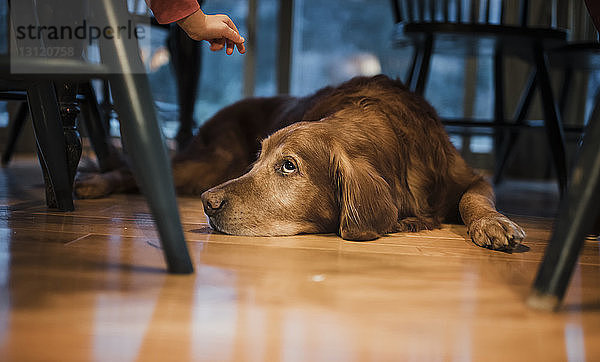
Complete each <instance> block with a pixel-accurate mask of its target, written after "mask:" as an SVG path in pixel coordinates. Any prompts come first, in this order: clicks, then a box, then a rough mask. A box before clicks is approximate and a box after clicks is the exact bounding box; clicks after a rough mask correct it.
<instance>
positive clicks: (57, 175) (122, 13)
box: [0, 0, 193, 273]
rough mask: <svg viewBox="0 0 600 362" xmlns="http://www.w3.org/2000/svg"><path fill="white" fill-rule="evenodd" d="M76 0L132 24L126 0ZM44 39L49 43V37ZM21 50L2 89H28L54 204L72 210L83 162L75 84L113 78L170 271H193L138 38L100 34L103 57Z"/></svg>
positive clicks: (3, 69) (20, 10) (30, 6)
mask: <svg viewBox="0 0 600 362" xmlns="http://www.w3.org/2000/svg"><path fill="white" fill-rule="evenodd" d="M75 4H81V6H84V4H85V5H88V6H89V11H90V12H91V14H93V17H94V18H95V19H96V20H97V21H98V22H99V23H100V24H103V25H105V26H109V27H112V29H117V28H118V27H119V26H120V25H122V24H127V23H128V20H129V19H130V17H129V16H130V15H129V13H128V11H127V8H126V6H125V3H123V2H122V1H118V0H93V1H89V3H87V2H84V1H82V2H72V3H71V4H70V5H71V6H73V7H74V5H75ZM43 5H46V6H47V5H49V4H48V1H45V2H41V1H39V0H37V1H32V0H19V2H18V3H17V2H13V3H12V6H13V8H12V9H11V12H13V11H15V12H16V13H14V15H15V17H14V18H11V20H12V21H13V22H14V21H17V20H18V19H23V18H22V17H25V19H32V20H31V21H34V20H35V19H36V18H37V15H38V13H39V12H40V11H43V9H41V8H39V6H43ZM54 5H56V4H54ZM46 9H50V10H53V9H58V8H57V7H56V6H55V7H46ZM78 10H79V11H84V10H83V9H74V8H70V9H69V11H70V12H73V13H74V14H79V12H77V11H78ZM61 11H62V10H61ZM50 15H51V14H50ZM17 45H18V44H17ZM37 46H39V47H41V48H40V49H43V48H44V44H43V42H40V43H39V44H38V45H37ZM14 50H15V49H13V52H12V53H11V56H10V57H8V56H2V57H0V91H21V92H22V91H24V92H25V93H26V95H27V102H28V105H29V109H30V111H31V114H32V119H33V123H34V130H35V136H36V142H37V144H38V150H39V158H40V164H41V166H42V169H43V170H44V174H45V181H46V184H47V203H48V204H49V206H51V207H56V208H58V209H59V210H64V211H68V210H72V209H73V199H72V182H73V170H74V167H73V164H74V165H75V167H76V165H77V162H78V161H79V155H78V154H77V152H76V151H77V150H76V148H77V143H78V139H77V133H76V130H75V129H74V128H73V127H72V125H71V122H74V116H75V115H76V108H77V107H76V103H75V97H76V95H77V88H76V85H77V84H78V82H80V81H85V80H89V79H92V78H101V79H106V80H108V82H109V83H110V86H111V90H112V93H113V95H114V97H113V98H114V101H115V107H116V109H117V111H118V113H119V115H120V118H121V130H122V137H123V141H124V143H125V144H126V145H127V149H128V152H129V156H130V157H131V159H132V164H133V166H134V167H133V172H134V175H135V177H136V180H137V182H138V184H139V186H140V189H141V190H142V192H143V193H144V194H145V195H146V198H147V200H148V204H149V206H150V209H151V211H152V213H153V215H154V219H155V222H156V225H157V229H158V232H159V235H160V238H161V244H162V248H163V252H164V255H165V259H166V262H167V266H168V270H169V272H172V273H191V272H192V271H193V267H192V263H191V260H190V257H189V254H188V251H187V245H186V244H185V240H184V237H183V231H182V229H181V222H180V218H179V211H178V208H177V201H176V199H175V190H174V187H173V180H172V176H171V170H170V167H169V158H168V156H167V152H166V149H165V147H164V143H163V139H162V135H161V132H160V129H159V126H158V122H157V119H156V114H155V111H154V106H153V103H152V94H151V92H150V86H149V83H148V78H147V76H146V74H145V72H144V67H143V64H142V62H141V59H140V54H139V47H138V43H137V40H136V39H135V38H130V37H125V36H122V37H117V36H113V37H101V38H100V41H99V50H100V55H101V59H102V62H101V63H100V64H92V63H89V62H85V61H83V60H81V59H75V58H63V57H55V58H52V57H48V58H46V57H39V56H24V55H22V54H19V53H18V52H14ZM27 70H35V72H32V71H29V72H28V71H27ZM157 145H158V147H157ZM160 145H162V146H160Z"/></svg>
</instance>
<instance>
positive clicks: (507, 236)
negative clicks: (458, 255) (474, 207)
mask: <svg viewBox="0 0 600 362" xmlns="http://www.w3.org/2000/svg"><path fill="white" fill-rule="evenodd" d="M468 232H469V235H470V236H471V240H472V241H473V242H474V243H475V244H477V245H479V246H481V247H484V248H488V249H494V250H512V249H513V248H514V247H515V246H517V245H518V244H520V243H521V241H522V240H523V239H524V238H525V231H523V229H522V228H521V227H520V226H519V225H517V224H516V223H514V222H512V221H510V219H508V218H507V217H506V216H504V215H502V214H496V215H489V216H484V217H482V218H480V219H477V220H475V221H473V222H472V223H471V225H469V230H468Z"/></svg>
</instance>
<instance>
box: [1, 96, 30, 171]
mask: <svg viewBox="0 0 600 362" xmlns="http://www.w3.org/2000/svg"><path fill="white" fill-rule="evenodd" d="M25 121H27V102H22V103H21V104H20V105H19V109H18V110H17V114H16V115H15V119H14V120H13V122H12V124H11V126H10V130H9V133H8V143H7V145H6V148H5V149H4V153H3V154H2V166H3V167H5V166H8V164H9V163H10V160H11V159H12V156H13V153H14V152H15V147H16V146H17V141H18V140H19V135H21V132H22V131H23V127H24V126H25Z"/></svg>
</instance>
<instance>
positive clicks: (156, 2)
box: [146, 0, 200, 24]
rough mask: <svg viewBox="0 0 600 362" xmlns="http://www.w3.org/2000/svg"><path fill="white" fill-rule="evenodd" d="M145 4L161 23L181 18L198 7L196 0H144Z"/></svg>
mask: <svg viewBox="0 0 600 362" xmlns="http://www.w3.org/2000/svg"><path fill="white" fill-rule="evenodd" d="M146 4H148V6H149V7H150V9H152V12H153V13H154V17H155V18H156V20H158V22H159V23H161V24H168V23H172V22H175V21H177V20H180V19H183V18H185V17H186V16H188V15H191V14H193V13H195V12H196V11H198V10H199V9H200V5H198V1H197V0H146Z"/></svg>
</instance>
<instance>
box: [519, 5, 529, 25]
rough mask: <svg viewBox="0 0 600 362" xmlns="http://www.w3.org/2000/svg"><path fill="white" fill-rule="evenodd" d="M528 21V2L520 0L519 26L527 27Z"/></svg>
mask: <svg viewBox="0 0 600 362" xmlns="http://www.w3.org/2000/svg"><path fill="white" fill-rule="evenodd" d="M527 19H529V0H521V9H520V11H519V25H521V26H527Z"/></svg>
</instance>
